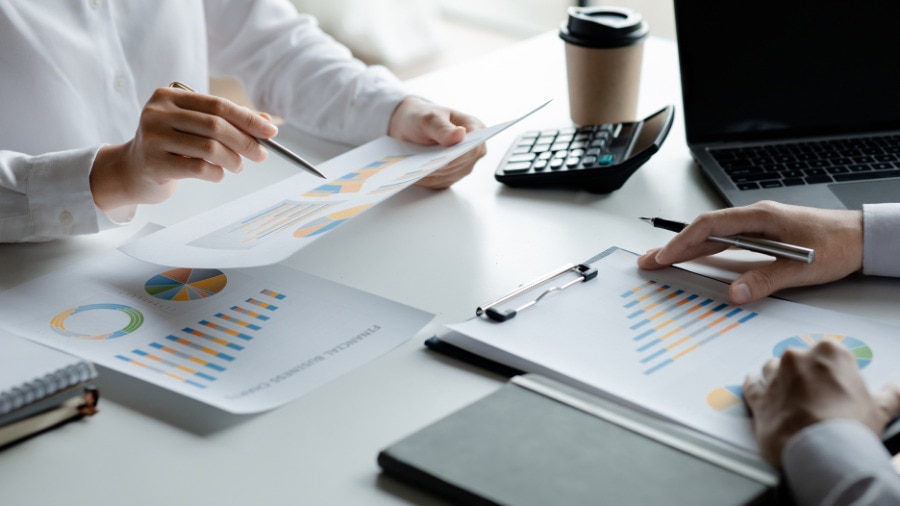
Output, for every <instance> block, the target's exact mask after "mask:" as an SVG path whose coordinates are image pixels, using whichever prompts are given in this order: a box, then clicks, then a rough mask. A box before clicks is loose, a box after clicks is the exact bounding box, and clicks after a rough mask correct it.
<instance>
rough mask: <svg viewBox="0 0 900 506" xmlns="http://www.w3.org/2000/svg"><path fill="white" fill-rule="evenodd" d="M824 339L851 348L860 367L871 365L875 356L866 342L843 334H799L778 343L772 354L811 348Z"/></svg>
mask: <svg viewBox="0 0 900 506" xmlns="http://www.w3.org/2000/svg"><path fill="white" fill-rule="evenodd" d="M823 340H828V341H833V342H835V343H838V344H840V345H842V346H843V347H845V348H847V349H848V350H850V353H852V354H853V357H854V358H856V365H857V366H858V367H859V368H860V369H862V368H864V367H866V366H867V365H869V362H871V361H872V358H874V354H873V353H872V348H869V346H868V345H867V344H866V343H864V342H862V341H860V340H859V339H856V338H855V337H850V336H845V335H841V334H798V335H796V336H792V337H789V338H787V339H785V340H783V341H781V342H779V343H778V344H776V345H775V348H774V349H773V350H772V355H774V356H776V357H780V356H782V355H784V352H785V350H787V349H788V348H799V349H809V348H812V347H813V346H815V345H816V343H818V342H820V341H823Z"/></svg>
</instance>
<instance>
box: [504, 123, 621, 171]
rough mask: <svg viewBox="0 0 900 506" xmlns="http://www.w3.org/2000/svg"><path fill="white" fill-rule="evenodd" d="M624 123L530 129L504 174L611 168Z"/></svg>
mask: <svg viewBox="0 0 900 506" xmlns="http://www.w3.org/2000/svg"><path fill="white" fill-rule="evenodd" d="M621 127H622V125H621V124H604V125H592V126H584V127H578V128H574V127H573V128H561V129H552V130H541V131H533V132H526V133H524V134H522V135H521V136H519V138H518V139H516V143H515V145H514V146H513V148H512V149H511V150H510V152H509V154H508V155H507V157H506V160H504V165H503V167H502V171H503V173H504V174H525V173H528V172H534V173H541V172H547V171H571V170H583V169H597V168H602V167H607V166H610V165H612V164H614V163H615V162H616V155H615V154H614V153H613V152H612V150H611V147H612V146H613V145H614V144H615V139H616V138H617V137H618V135H619V133H620V130H621Z"/></svg>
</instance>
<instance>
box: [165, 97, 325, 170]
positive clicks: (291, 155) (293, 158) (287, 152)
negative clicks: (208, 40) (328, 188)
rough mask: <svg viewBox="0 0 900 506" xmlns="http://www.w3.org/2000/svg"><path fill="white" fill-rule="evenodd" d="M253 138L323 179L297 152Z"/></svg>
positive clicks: (267, 140)
mask: <svg viewBox="0 0 900 506" xmlns="http://www.w3.org/2000/svg"><path fill="white" fill-rule="evenodd" d="M169 87H170V88H178V89H180V90H185V91H195V90H194V89H193V88H191V87H190V86H188V85H186V84H183V83H180V82H178V81H175V82H173V83H172V84H170V85H169ZM255 139H256V140H257V141H258V142H259V143H260V144H262V145H263V146H266V147H269V148H271V149H272V150H273V151H275V152H276V153H278V154H279V155H281V156H282V157H283V158H285V159H286V160H288V161H290V162H293V163H294V164H296V165H298V166H299V167H300V168H302V169H303V170H305V171H307V172H309V173H310V174H313V175H316V176H319V177H320V178H322V179H325V174H322V173H321V172H319V169H317V168H316V167H315V166H314V165H313V164H311V163H309V162H307V161H306V160H304V159H303V158H302V157H300V155H298V154H297V153H294V152H293V151H291V150H290V149H288V148H286V147H284V146H282V145H281V144H279V143H277V142H275V141H274V140H272V139H263V138H260V137H255Z"/></svg>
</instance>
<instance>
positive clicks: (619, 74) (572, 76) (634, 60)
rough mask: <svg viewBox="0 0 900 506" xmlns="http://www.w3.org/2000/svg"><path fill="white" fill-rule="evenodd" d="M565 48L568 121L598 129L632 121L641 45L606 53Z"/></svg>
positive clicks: (637, 87)
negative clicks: (611, 124) (567, 83)
mask: <svg viewBox="0 0 900 506" xmlns="http://www.w3.org/2000/svg"><path fill="white" fill-rule="evenodd" d="M565 46H566V72H567V74H568V82H569V112H570V115H571V117H572V121H573V122H574V123H575V124H577V125H599V124H603V123H620V122H626V121H634V120H636V119H637V109H638V91H639V90H640V84H641V63H642V60H643V51H644V44H643V42H640V43H637V44H633V45H630V46H625V47H617V48H609V49H607V48H591V47H583V46H576V45H575V44H569V43H567V44H566V45H565Z"/></svg>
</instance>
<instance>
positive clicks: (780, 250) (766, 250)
mask: <svg viewBox="0 0 900 506" xmlns="http://www.w3.org/2000/svg"><path fill="white" fill-rule="evenodd" d="M641 221H643V222H645V223H649V224H650V225H653V226H654V227H656V228H661V229H663V230H668V231H670V232H675V233H678V232H681V231H682V230H684V228H685V227H687V226H688V224H687V223H683V222H680V221H673V220H667V219H665V218H649V217H646V216H642V217H641ZM706 240H707V241H710V242H717V243H720V244H727V245H729V246H733V247H735V248H740V249H744V250H747V251H754V252H756V253H763V254H766V255H772V256H774V257H778V258H786V259H788V260H795V261H797V262H803V263H806V264H811V263H812V262H813V260H814V259H815V257H816V252H815V250H813V249H810V248H805V247H803V246H796V245H794V244H788V243H784V242H779V241H773V240H771V239H763V238H760V237H746V236H742V235H735V236H729V237H717V236H712V235H711V236H709V237H707V238H706Z"/></svg>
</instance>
